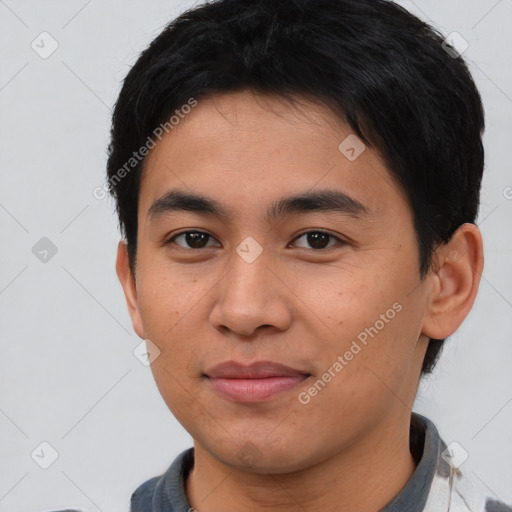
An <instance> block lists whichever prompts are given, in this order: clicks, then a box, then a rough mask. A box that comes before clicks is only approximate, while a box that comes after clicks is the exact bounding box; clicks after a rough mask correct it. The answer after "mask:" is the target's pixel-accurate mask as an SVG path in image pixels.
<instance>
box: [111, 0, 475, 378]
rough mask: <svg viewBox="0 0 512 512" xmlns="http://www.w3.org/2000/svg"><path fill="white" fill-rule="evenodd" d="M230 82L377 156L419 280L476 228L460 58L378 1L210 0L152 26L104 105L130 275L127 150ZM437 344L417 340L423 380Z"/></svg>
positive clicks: (469, 86) (135, 166)
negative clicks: (394, 195)
mask: <svg viewBox="0 0 512 512" xmlns="http://www.w3.org/2000/svg"><path fill="white" fill-rule="evenodd" d="M242 90H253V91H255V92H258V93H267V94H272V95H277V96H281V97H283V98H286V99H288V100H290V101H292V102H293V100H294V98H297V97H301V98H305V99H310V100H314V101H317V102H320V103H322V104H324V105H325V106H327V107H328V108H330V109H331V110H332V111H333V112H334V113H335V114H336V115H338V116H339V117H340V118H341V119H342V120H343V121H345V122H347V123H348V124H349V126H350V127H351V129H352V130H353V131H354V133H355V134H356V135H357V136H358V137H359V138H360V139H361V140H362V141H363V142H364V143H365V144H366V145H367V146H369V147H373V148H375V149H376V150H377V151H378V152H379V154H380V155H381V156H382V158H383V159H384V162H385V163H386V165H387V167H388V168H389V170H390V173H391V176H392V177H393V178H394V179H395V180H396V182H397V183H398V184H399V186H401V187H402V189H403V190H404V191H405V193H406V195H407V197H408V199H409V202H410V206H411V209H412V212H413V217H414V226H415V231H416V237H417V241H418V248H419V262H418V267H419V274H420V276H421V278H422V279H423V278H424V277H425V276H426V275H427V274H428V271H429V270H430V269H431V268H432V264H433V254H434V251H435V249H436V248H437V247H438V246H439V245H440V244H443V243H447V242H448V241H449V240H450V238H451V237H452V235H453V233H454V232H455V231H456V229H457V228H458V227H459V226H460V225H461V224H463V223H466V222H469V223H474V222H475V219H476V216H477V213H478V206H479V195H480V187H481V180H482V172H483V167H484V149H483V144H482V134H483V131H484V111H483V107H482V101H481V98H480V95H479V92H478V90H477V88H476V86H475V83H474V82H473V79H472V77H471V74H470V72H469V70H468V68H467V65H466V63H465V62H464V60H463V58H462V56H461V55H459V54H458V53H457V52H456V50H455V49H454V48H453V47H452V46H451V45H449V44H448V43H447V41H446V40H445V38H444V37H443V35H442V34H441V33H440V32H438V31H437V30H436V29H434V28H433V27H431V26H430V25H429V24H427V23H425V22H423V21H421V20H420V19H418V18H417V17H416V16H414V15H412V14H411V13H409V12H408V11H407V10H405V9H404V8H403V7H401V6H399V5H398V4H395V3H394V2H392V1H389V0H282V1H276V0H218V1H212V2H207V3H205V4H202V5H199V6H198V7H195V8H191V9H189V10H188V11H186V12H184V13H183V14H182V15H181V16H179V17H178V18H176V19H175V20H173V21H171V22H170V23H169V24H168V25H167V26H166V27H165V28H164V30H163V31H162V32H161V33H160V34H159V35H158V36H157V37H156V38H155V39H154V40H153V41H152V42H151V44H150V45H149V46H148V48H147V49H146V50H144V51H143V52H142V53H141V55H140V56H139V58H138V60H137V61H136V63H135V64H134V66H133V67H132V68H131V70H130V71H129V73H128V74H127V76H126V78H125V80H124V83H123V86H122V89H121V91H120V94H119V97H118V100H117V102H116V104H115V107H114V110H113V116H112V129H111V142H110V145H109V147H108V163H107V179H108V187H109V191H110V193H111V194H112V195H113V197H114V199H115V201H116V209H117V214H118V216H119V225H120V229H121V233H122V235H123V236H124V237H125V238H126V241H127V246H128V255H129V261H130V268H131V271H132V275H133V276H135V271H136V256H137V211H138V197H139V187H140V180H141V174H142V172H143V163H144V159H143V158H141V157H140V155H139V154H138V153H137V150H139V148H142V147H144V146H145V145H146V147H147V146H148V143H149V141H150V140H152V139H154V138H155V134H156V133H160V132H157V131H156V130H155V129H157V127H159V126H162V125H163V126H164V127H166V128H165V130H166V131H168V130H169V128H172V123H169V117H170V116H172V115H173V114H174V113H176V114H179V113H180V112H181V110H178V109H181V108H184V107H183V106H184V105H188V104H190V102H191V99H192V100H193V101H197V100H199V99H200V98H206V97H208V96H210V97H211V96H212V95H216V94H223V93H229V92H237V91H242ZM181 117H182V116H181ZM160 131H162V130H160ZM340 142H341V141H340ZM134 155H135V156H137V158H134ZM127 162H130V164H129V166H127ZM443 342H444V340H432V339H431V340H430V341H429V346H428V349H427V353H426V355H425V359H424V361H423V366H422V375H424V374H427V373H430V372H431V371H432V369H433V368H434V366H435V364H436V362H437V360H438V357H439V354H440V350H441V348H442V345H443Z"/></svg>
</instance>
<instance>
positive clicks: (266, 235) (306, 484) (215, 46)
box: [108, 0, 512, 512]
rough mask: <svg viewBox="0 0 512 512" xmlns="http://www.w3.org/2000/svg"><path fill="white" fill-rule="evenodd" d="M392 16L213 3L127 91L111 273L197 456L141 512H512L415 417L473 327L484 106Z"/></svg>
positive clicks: (314, 2)
mask: <svg viewBox="0 0 512 512" xmlns="http://www.w3.org/2000/svg"><path fill="white" fill-rule="evenodd" d="M454 52H455V50H454V49H453V48H451V47H448V46H447V45H446V44H445V43H444V42H443V38H442V37H441V36H440V35H439V34H437V33H436V32H434V31H433V30H432V29H431V28H430V27H429V26H428V25H426V24H425V23H423V22H421V21H420V20H418V19H417V18H415V17H414V16H412V15H411V14H409V13H408V12H407V11H405V10H404V9H402V8H401V7H399V6H397V5H396V4H394V3H392V2H389V1H385V0H287V1H283V2H275V1H271V0H220V1H215V2H210V3H208V4H205V5H202V6H199V7H197V8H195V9H193V10H190V11H188V12H186V13H184V14H183V15H182V16H180V17H179V18H178V19H177V20H175V21H174V22H172V23H170V24H169V25H168V26H167V27H166V28H165V29H164V31H163V32H162V33H161V34H160V35H159V36H158V37H157V38H156V39H155V40H154V41H153V42H152V43H151V45H150V46H149V47H148V49H147V50H146V51H144V52H143V54H142V55H141V56H140V58H139V59H138V61H137V62H136V64H135V65H134V66H133V68H132V69H131V71H130V72H129V74H128V76H127V77H126V79H125V81H124V85H123V88H122V90H121V93H120V95H119V99H118V102H117V104H116V107H115V111H114V114H113V127H112V142H111V145H110V147H109V161H108V179H109V185H110V190H111V192H112V194H113V196H114V198H115V199H116V204H117V211H118V214H119V220H120V227H121V230H122V233H123V235H124V238H125V239H124V240H122V241H121V242H120V243H119V247H118V256H117V273H118V276H119V279H120V281H121V284H122V286H123V289H124V293H125V297H126V301H127V305H128V309H129V312H130V315H131V318H132V322H133V326H134V329H135V331H136V333H137V334H138V335H139V336H140V337H141V338H142V339H145V340H146V344H147V348H148V354H149V360H150V362H151V369H152V372H153V375H154V377H155V381H156V383H157V386H158V388H159V390H160V392H161V394H162V397H163V399H164V400H165V402H166V404H167V405H168V407H169V409H170V410H171V411H172V412H173V414H174V415H175V416H176V418H177V419H178V420H179V421H180V423H181V424H182V425H183V426H184V428H185V429H186V430H187V431H188V432H189V433H190V435H191V436H192V437H193V439H194V447H193V448H191V449H189V450H187V451H185V452H183V453H182V454H181V455H180V456H179V457H178V458H177V459H176V460H175V461H174V462H173V463H172V464H171V466H170V467H169V469H168V470H167V471H166V473H165V474H164V475H161V476H157V477H154V478H152V479H150V480H148V481H147V482H145V483H144V484H142V485H141V486H140V487H139V488H138V489H137V490H136V491H135V492H134V494H133V496H132V500H131V506H132V512H147V511H153V512H164V511H166V512H167V511H180V512H181V511H186V510H190V511H191V510H197V511H198V512H221V511H222V512H225V511H231V510H233V511H235V510H236V511H251V512H258V511H263V510H269V509H272V510H273V511H306V510H307V511H309V510H311V511H313V510H323V511H326V512H334V511H337V512H344V511H356V510H357V511H358V512H365V511H367V512H370V511H371V512H373V511H377V510H383V511H388V512H390V511H408V512H416V511H418V512H419V511H429V512H441V511H455V510H457V511H459V510H464V511H472V512H476V511H478V512H484V511H486V512H493V511H494V512H496V511H507V510H512V509H510V508H509V507H507V506H506V505H505V504H504V503H501V502H499V501H498V500H496V499H493V498H492V497H491V496H487V495H486V493H485V491H481V490H479V489H478V488H477V487H476V482H473V481H472V480H471V479H470V478H469V476H468V475H466V474H464V473H463V472H462V470H461V469H460V467H459V466H460V462H459V461H458V459H459V457H458V454H457V452H456V449H455V448H454V447H450V448H448V447H447V446H446V445H445V444H444V442H443V441H442V440H441V439H440V438H439V435H438V433H437V430H436V428H435V426H434V425H433V424H432V422H430V421H429V420H428V419H427V418H424V417H422V416H420V415H418V414H416V413H412V406H413V403H414V399H415V395H416V392H417V387H418V383H419V380H420V377H421V375H423V374H426V373H429V372H430V371H431V370H432V368H433V367H434V365H435V363H436V360H437V358H438V356H439V353H440V349H441V347H442V344H443V342H444V340H445V339H446V338H447V337H448V336H450V335H451V334H453V332H454V331H455V330H456V329H457V328H458V327H459V325H460V324H461V323H462V321H463V320H464V318H465V317H466V316H467V314H468V312H469V311H470V309H471V307H472V305H473V302H474V299H475V296H476V293H477V290H478V285H479V278H480V274H481V272H482V268H483V250H482V239H481V235H480V232H479V230H478V228H477V227H476V226H475V224H474V221H475V219H476V215H477V211H478V202H479V190H480V184H481V178H482V170H483V162H484V152H483V147H482V141H481V135H482V132H483V129H484V114H483V109H482V104H481V99H480V96H479V94H478V91H477V89H476V87H475V85H474V82H473V80H472V78H471V76H470V74H469V72H468V70H467V67H466V66H465V64H464V62H463V60H462V59H461V58H460V57H457V55H455V53H454Z"/></svg>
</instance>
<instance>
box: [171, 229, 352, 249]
mask: <svg viewBox="0 0 512 512" xmlns="http://www.w3.org/2000/svg"><path fill="white" fill-rule="evenodd" d="M190 233H199V234H202V235H206V236H208V237H210V238H214V237H213V236H212V235H210V234H209V233H206V232H205V231H199V230H191V231H182V232H181V233H177V234H175V235H173V236H172V237H171V238H168V239H167V240H166V241H165V242H164V245H171V244H174V245H177V246H178V247H179V249H182V250H184V251H202V250H204V249H208V248H209V247H202V248H200V249H194V248H192V247H189V248H187V247H182V246H181V245H178V244H176V242H174V240H175V239H176V238H177V237H179V236H181V235H187V234H190ZM311 233H321V234H323V235H327V236H329V237H330V238H334V239H336V240H337V241H338V242H339V243H340V244H341V245H347V242H345V241H344V240H342V239H341V238H339V237H338V236H336V235H333V234H331V233H329V232H328V231H323V230H321V229H315V230H311V231H305V232H304V233H301V234H300V235H297V236H296V237H295V238H294V240H293V241H296V240H298V239H299V238H301V237H303V236H304V235H308V234H311ZM333 247H334V246H331V247H324V248H323V249H311V250H312V251H314V252H321V251H326V250H328V249H332V248H333ZM300 249H304V247H301V248H300Z"/></svg>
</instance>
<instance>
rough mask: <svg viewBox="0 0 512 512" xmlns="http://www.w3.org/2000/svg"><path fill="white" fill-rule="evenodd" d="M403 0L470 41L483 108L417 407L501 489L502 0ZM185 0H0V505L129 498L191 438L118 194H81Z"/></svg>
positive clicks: (88, 507)
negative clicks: (467, 281)
mask: <svg viewBox="0 0 512 512" xmlns="http://www.w3.org/2000/svg"><path fill="white" fill-rule="evenodd" d="M399 3H400V4H402V5H403V6H404V7H406V8H407V9H409V10H410V11H412V12H413V13H415V14H417V15H418V16H419V17H421V18H422V19H425V20H430V22H431V23H432V24H434V25H435V26H436V27H438V28H439V30H441V31H442V33H443V34H445V35H448V34H450V33H452V32H454V31H456V32H458V33H459V34H460V35H461V36H462V37H463V38H464V39H465V40H466V41H467V42H468V43H469V47H468V49H467V50H466V51H465V53H464V57H465V58H466V60H467V61H468V63H469V65H470V69H471V72H472V74H473V77H474V79H475V81H476V83H477V86H478V87H479V90H480V91H481V94H482V96H483V100H484V105H485V109H486V122H487V130H486V134H485V147H486V169H485V176H484V184H483V191H482V202H481V210H480V215H479V219H478V223H479V225H480V227H481V230H482V232H483V237H484V243H485V257H486V262H485V271H484V273H483V279H482V282H481V287H480V292H479V296H478V298H477V301H476V304H475V306H474V308H473V310H472V312H471V314H470V316H469V317H468V318H467V320H466V321H465V323H464V324H463V326H462V327H461V329H460V330H459V331H458V332H457V333H456V334H455V335H454V336H452V337H451V339H450V341H449V343H448V345H447V346H446V348H445V352H444V355H443V357H442V360H441V363H440V365H439V367H438V368H437V370H436V371H435V373H434V375H433V376H432V377H429V378H428V379H426V380H425V381H424V382H423V383H422V385H421V387H420V390H419V393H418V398H417V401H416V405H415V410H416V411H418V412H420V413H422V414H424V415H426V416H428V417H429V418H431V419H432V420H433V421H434V422H435V423H436V425H437V426H438V429H439V431H440V433H441V435H442V437H443V438H444V439H445V441H446V442H447V443H451V442H452V441H457V442H458V443H459V444H460V445H461V446H463V447H464V449H465V450H467V452H468V453H469V458H468V460H467V461H466V462H465V463H464V466H463V469H464V470H465V472H466V473H467V474H468V475H469V476H470V478H472V479H475V480H480V481H481V482H483V483H484V485H486V486H487V487H488V489H489V493H490V494H491V495H496V496H497V497H499V498H500V499H502V500H505V501H507V502H509V503H511V502H512V485H511V483H512V470H511V466H510V460H512V442H511V432H512V428H511V425H512V372H511V371H510V362H511V361H512V320H511V318H512V291H511V288H512V272H511V268H512V267H511V255H512V230H511V228H510V219H511V218H512V200H511V198H512V188H508V187H512V175H511V172H510V147H511V142H512V139H511V136H512V71H511V64H512V62H511V61H510V48H511V47H512V31H511V30H510V26H511V22H512V0H501V1H496V0H479V1H471V2H469V1H463V0H458V1H451V2H446V1H444V0H416V1H415V2H412V1H409V0H403V1H400V2H399ZM192 5H193V2H191V1H181V2H178V1H174V2H173V1H170V0H169V1H164V0H159V1H156V0H153V1H152V2H142V1H134V0H129V1H127V0H122V1H121V0H111V1H109V2H100V1H99V0H89V1H85V0H73V1H69V0H68V1H64V0H45V1H44V2H37V1H35V0H30V1H29V0H18V1H15V0H5V1H3V0H0V38H1V44H2V46H1V48H2V51H1V58H2V61H1V66H0V114H1V118H0V119H1V121H0V144H1V151H0V167H1V170H2V171H1V177H0V180H1V182H0V227H1V236H2V242H1V244H2V245H1V247H2V250H1V251H0V315H1V320H0V336H1V357H0V511H5V512H7V511H17V512H29V511H30V512H34V511H43V510H52V509H53V510H56V509H61V508H66V507H76V508H78V509H80V510H84V511H90V512H94V511H96V510H100V511H104V512H107V511H108V512H126V511H127V510H128V509H129V498H130V495H131V493H132V492H133V490H134V489H135V488H136V487H137V486H138V485H139V484H141V483H142V482H143V481H145V480H146V479H148V478H150V477H152V476H156V475H158V474H161V473H162V472H163V471H164V470H165V469H166V468H167V467H168V465H169V464H170V463H171V462H172V460H173V459H174V457H175V456H176V455H177V454H178V453H180V452H181V451H182V450H184V449H186V448H188V447H189V446H191V445H192V444H191V443H192V441H191V438H190V436H189V435H188V434H187V433H186V432H185V431H184V429H183V428H182V427H181V426H180V425H179V424H178V423H177V421H176V420H175V419H174V417H173V416H172V415H171V413H170V412H169V411H168V409H167V408H166V406H165V404H164V402H163V400H162V399H161V397H160V395H159V393H158V390H157V388H156V386H155V384H154V381H153V378H152V375H151V371H150V369H149V368H148V367H145V366H143V365H142V364H141V363H140V362H139V361H138V360H137V359H136V358H135V357H134V355H133V353H132V351H133V350H134V348H135V347H136V346H137V345H138V343H139V342H140V340H139V338H138V337H137V335H136V334H135V333H134V332H133V330H132V326H131V322H130V319H129V316H128V313H127V310H126V305H125V302H124V297H123V295H122V290H121V287H120V285H119V283H118V281H117V276H116V274H115V269H114V261H115V254H116V245H117V241H118V239H119V234H118V231H117V219H116V217H115V215H114V209H113V208H114V205H113V202H112V201H111V200H110V199H103V200H97V199H95V198H94V197H93V190H94V189H95V187H98V186H102V185H103V184H104V183H105V177H104V173H105V162H106V146H107V144H108V140H109V128H110V117H109V116H110V109H111V107H112V105H113V104H114V102H115V99H116V96H117V94H118V92H119V89H120V86H121V81H122V79H123V78H124V76H125V75H126V73H127V72H128V70H129V68H130V66H131V65H132V64H133V63H134V62H135V60H136V57H137V55H138V54H139V53H140V52H141V51H142V50H143V49H144V48H145V47H146V46H147V44H148V43H149V42H150V41H151V40H152V39H153V38H154V37H155V36H156V35H157V34H158V33H159V32H160V31H161V29H162V28H163V27H164V25H166V24H167V22H169V21H170V20H171V19H172V18H174V17H175V16H176V15H177V14H179V13H180V12H182V11H183V10H184V9H186V8H188V7H190V6H192ZM43 31H47V32H48V33H49V34H51V37H52V38H53V39H55V40H56V41H57V43H58V45H59V46H58V49H57V50H56V51H55V52H54V53H53V54H52V55H51V56H50V57H48V58H46V59H43V58H41V57H40V55H39V54H38V53H36V51H34V50H33V49H32V47H31V43H32V41H34V40H36V43H37V41H40V38H41V37H42V36H39V34H41V32H43ZM44 37H46V38H47V37H48V36H44ZM45 41H46V43H45V48H46V49H48V48H50V44H51V41H50V40H49V39H46V40H45ZM39 44H40V46H42V44H41V43H39ZM43 237H47V238H48V239H50V240H51V242H52V243H53V244H54V245H55V247H56V250H57V252H56V254H55V255H53V257H50V256H51V253H50V256H49V257H48V261H47V262H42V261H40V260H39V259H38V258H37V257H36V256H35V255H34V253H33V251H32V248H33V247H34V245H36V243H38V242H39V241H40V239H41V238H43ZM40 243H41V242H40ZM36 247H37V246H36ZM43 441H46V442H48V443H50V444H51V445H52V446H53V447H54V448H55V450H56V451H57V452H58V458H57V460H56V461H55V463H54V464H53V465H51V466H50V467H49V468H48V469H42V468H41V467H39V466H38V465H37V464H36V463H35V462H34V460H33V459H32V458H31V453H32V452H33V451H34V450H35V449H36V448H37V447H39V445H40V443H41V442H43ZM47 454H48V451H47V452H46V455H47Z"/></svg>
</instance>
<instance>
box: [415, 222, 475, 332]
mask: <svg viewBox="0 0 512 512" xmlns="http://www.w3.org/2000/svg"><path fill="white" fill-rule="evenodd" d="M436 259H437V265H436V268H435V269H434V270H433V271H432V272H433V275H432V276H431V279H433V281H434V283H433V286H432V287H431V290H430V292H429V293H430V295H429V298H428V307H427V312H426V315H425V318H424V321H423V329H422V333H423V334H425V335H426V336H428V337H430V338H433V339H444V338H447V337H448V336H450V335H452V334H453V333H454V332H455V331H456V330H457V329H458V327H459V326H460V324H461V323H462V322H463V320H464V319H465V318H466V316H467V315H468V313H469V311H470V310H471V307H472V306H473V303H474V301H475V297H476V294H477V291H478V286H479V284H480V277H481V274H482V270H483V262H484V258H483V244H482V236H481V233H480V230H479V229H478V227H477V226H476V225H474V224H469V223H466V224H463V225H462V226H460V227H459V228H458V229H457V231H456V232H455V233H454V235H453V236H452V238H451V240H450V241H449V242H448V243H447V244H443V245H442V246H440V247H439V248H438V249H437V250H436Z"/></svg>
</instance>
